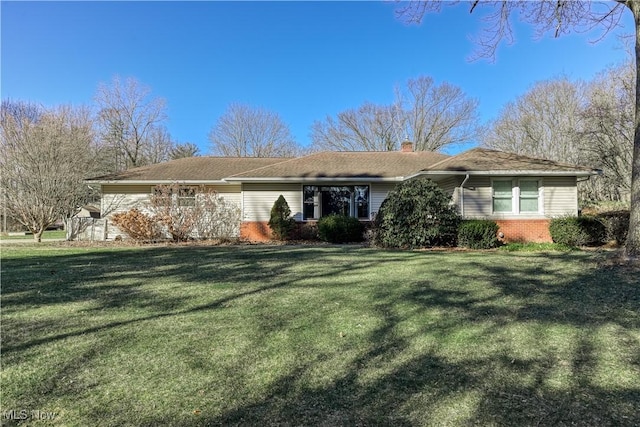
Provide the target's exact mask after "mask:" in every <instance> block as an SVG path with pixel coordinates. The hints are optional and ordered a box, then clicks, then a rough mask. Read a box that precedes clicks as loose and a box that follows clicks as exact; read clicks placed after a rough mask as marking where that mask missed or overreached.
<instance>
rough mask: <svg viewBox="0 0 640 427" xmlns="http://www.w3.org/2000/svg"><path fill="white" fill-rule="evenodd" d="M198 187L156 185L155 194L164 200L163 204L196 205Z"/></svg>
mask: <svg viewBox="0 0 640 427" xmlns="http://www.w3.org/2000/svg"><path fill="white" fill-rule="evenodd" d="M196 189H197V188H196V187H182V186H181V187H178V186H168V185H160V186H157V187H154V189H153V194H154V195H155V196H156V198H159V199H162V200H164V202H163V204H169V203H170V204H172V205H174V206H185V207H190V206H195V205H196Z"/></svg>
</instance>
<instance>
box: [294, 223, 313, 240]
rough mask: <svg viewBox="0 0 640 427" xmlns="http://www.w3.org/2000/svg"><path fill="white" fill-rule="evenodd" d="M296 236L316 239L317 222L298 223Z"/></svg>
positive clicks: (302, 238) (304, 238) (301, 238)
mask: <svg viewBox="0 0 640 427" xmlns="http://www.w3.org/2000/svg"><path fill="white" fill-rule="evenodd" d="M296 238H297V239H300V240H318V224H316V223H315V222H305V223H304V224H300V227H298V230H297V235H296Z"/></svg>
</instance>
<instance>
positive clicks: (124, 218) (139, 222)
mask: <svg viewBox="0 0 640 427" xmlns="http://www.w3.org/2000/svg"><path fill="white" fill-rule="evenodd" d="M111 220H112V221H113V223H114V224H115V225H116V226H117V227H118V228H119V229H120V230H122V231H123V232H124V233H126V234H127V235H128V236H129V237H131V238H132V239H134V240H137V241H140V242H147V241H152V240H157V239H159V238H160V236H161V230H160V227H158V223H157V222H156V221H155V220H154V219H153V218H152V217H151V216H149V215H147V214H145V213H143V212H141V211H139V210H138V209H135V208H134V209H131V210H129V211H127V212H120V213H116V214H113V215H112V216H111Z"/></svg>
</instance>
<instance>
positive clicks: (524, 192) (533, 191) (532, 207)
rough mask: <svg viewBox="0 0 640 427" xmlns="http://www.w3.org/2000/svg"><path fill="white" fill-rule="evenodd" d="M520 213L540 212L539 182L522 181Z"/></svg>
mask: <svg viewBox="0 0 640 427" xmlns="http://www.w3.org/2000/svg"><path fill="white" fill-rule="evenodd" d="M519 184H520V212H538V194H539V191H538V181H533V180H523V179H521V180H520V183H519Z"/></svg>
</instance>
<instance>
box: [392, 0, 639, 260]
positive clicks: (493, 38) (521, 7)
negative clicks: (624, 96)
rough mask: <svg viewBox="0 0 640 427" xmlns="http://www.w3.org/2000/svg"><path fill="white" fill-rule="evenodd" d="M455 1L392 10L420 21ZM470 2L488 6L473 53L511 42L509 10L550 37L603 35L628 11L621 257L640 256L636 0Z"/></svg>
mask: <svg viewBox="0 0 640 427" xmlns="http://www.w3.org/2000/svg"><path fill="white" fill-rule="evenodd" d="M454 3H458V2H442V1H438V0H419V1H418V0H414V1H409V2H402V3H399V4H400V6H399V7H398V9H397V14H398V16H399V18H400V19H402V20H404V21H405V22H409V23H420V22H421V21H422V19H423V17H424V16H425V14H427V13H431V12H438V11H440V10H441V9H442V5H443V4H454ZM464 3H465V4H467V5H469V6H470V11H471V12H473V11H474V10H475V9H476V8H477V7H478V6H488V7H490V8H491V9H490V10H491V11H492V12H491V13H490V14H489V15H488V16H485V17H484V19H485V22H488V26H487V27H486V28H485V31H484V32H483V33H482V35H481V36H480V37H479V38H478V39H477V44H478V46H479V49H478V51H477V52H476V54H477V55H478V56H479V57H490V58H494V57H495V52H496V49H497V47H498V45H499V44H500V42H501V41H502V40H505V39H506V40H507V42H513V40H514V39H513V30H512V27H511V17H512V16H513V15H514V14H517V15H518V18H519V19H520V20H522V21H524V22H527V23H529V24H532V25H533V26H534V27H535V28H536V33H537V36H542V35H544V34H546V33H548V32H552V33H553V34H554V35H555V36H556V37H557V36H559V35H562V34H567V33H569V32H571V31H573V30H575V31H583V32H584V31H588V30H592V29H594V28H596V27H597V28H600V29H601V30H602V31H603V36H604V35H606V34H607V33H608V32H610V31H611V30H612V29H614V28H615V27H616V26H617V25H618V23H619V22H620V19H621V18H622V14H623V13H624V12H625V11H627V10H628V11H630V12H631V14H632V15H633V18H634V23H635V73H634V74H635V79H636V85H635V93H634V95H635V96H634V98H635V112H634V120H633V123H634V126H633V128H634V137H633V155H632V160H631V161H632V167H631V215H630V220H629V235H628V237H627V241H626V244H625V256H626V257H628V258H638V257H640V84H639V83H638V82H639V79H640V72H639V70H640V1H639V0H613V1H609V2H594V1H557V0H539V1H535V2H533V1H524V0H502V1H488V0H476V1H473V2H471V3H468V2H464Z"/></svg>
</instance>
